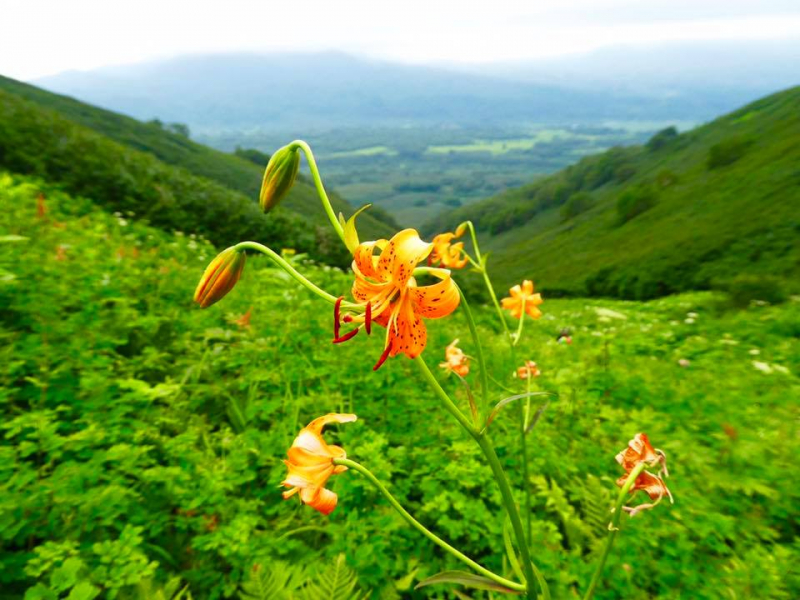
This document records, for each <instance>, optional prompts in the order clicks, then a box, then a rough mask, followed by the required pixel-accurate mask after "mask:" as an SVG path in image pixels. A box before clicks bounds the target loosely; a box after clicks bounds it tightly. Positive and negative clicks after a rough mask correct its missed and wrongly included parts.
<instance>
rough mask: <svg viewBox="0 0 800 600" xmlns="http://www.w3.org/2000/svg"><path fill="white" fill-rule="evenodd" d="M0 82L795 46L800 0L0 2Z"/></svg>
mask: <svg viewBox="0 0 800 600" xmlns="http://www.w3.org/2000/svg"><path fill="white" fill-rule="evenodd" d="M0 15H1V16H2V25H1V27H2V29H1V30H0V74H3V75H8V76H11V77H16V78H20V79H32V78H35V77H39V76H43V75H49V74H53V73H57V72H60V71H64V70H67V69H92V68H96V67H100V66H104V65H111V64H120V63H131V62H138V61H141V60H146V59H151V58H159V57H170V56H175V55H180V54H189V53H202V52H229V51H237V50H248V51H285V50H304V51H311V50H327V49H337V50H343V51H347V52H352V53H355V54H359V55H368V56H373V57H379V58H389V59H394V60H399V61H403V62H464V63H487V62H494V61H508V60H525V59H534V58H542V57H548V56H557V55H562V54H570V53H580V52H587V51H591V50H595V49H598V48H602V47H605V46H609V45H615V44H628V43H654V42H655V43H657V42H671V41H683V40H687V41H698V40H699V41H711V40H781V39H788V38H794V39H798V38H800V0H460V1H458V2H450V1H447V0H392V1H388V0H318V1H317V0H314V1H312V0H288V1H287V0H280V1H273V0H258V1H255V0H217V1H210V2H209V1H204V0H132V1H124V0H0Z"/></svg>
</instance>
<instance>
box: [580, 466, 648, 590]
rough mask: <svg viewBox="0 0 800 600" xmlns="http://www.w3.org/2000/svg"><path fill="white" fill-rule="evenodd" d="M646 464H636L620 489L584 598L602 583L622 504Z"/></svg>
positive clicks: (617, 528) (617, 527) (617, 529)
mask: <svg viewBox="0 0 800 600" xmlns="http://www.w3.org/2000/svg"><path fill="white" fill-rule="evenodd" d="M644 468H645V464H644V463H643V462H641V463H639V464H638V465H636V466H635V467H634V469H633V471H631V473H630V475H628V478H627V479H626V480H625V485H623V486H622V489H621V490H620V491H619V496H618V497H617V503H616V505H615V506H614V515H613V516H612V517H611V523H610V524H609V526H608V539H607V540H606V546H605V548H603V554H602V555H601V556H600V562H598V563H597V568H596V569H595V572H594V575H593V576H592V581H591V583H589V588H588V589H587V590H586V595H585V596H584V597H583V600H591V598H592V597H593V596H594V591H595V589H596V588H597V585H598V584H599V583H600V579H602V576H603V567H605V565H606V559H607V558H608V555H609V553H610V552H611V546H613V545H614V539H615V538H616V537H617V531H619V519H620V517H621V515H622V505H623V504H625V497H626V496H627V495H628V492H630V489H631V487H633V483H634V482H635V481H636V478H637V477H639V475H641V473H642V471H644Z"/></svg>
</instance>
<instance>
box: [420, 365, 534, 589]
mask: <svg viewBox="0 0 800 600" xmlns="http://www.w3.org/2000/svg"><path fill="white" fill-rule="evenodd" d="M414 362H415V363H417V365H418V366H419V369H420V371H421V372H422V374H423V376H424V377H425V379H426V380H427V382H428V383H429V384H430V386H431V388H433V391H434V392H435V393H436V395H437V396H438V397H439V399H440V400H441V401H442V403H443V404H444V407H445V409H447V411H448V412H450V413H451V414H452V415H453V416H455V418H456V419H457V420H458V422H459V423H460V424H461V426H462V427H463V428H464V429H465V430H466V431H467V433H469V434H470V435H471V436H472V438H473V439H474V440H475V441H476V442H477V443H478V446H480V448H481V450H482V451H483V454H484V456H485V457H486V460H487V461H488V462H489V467H490V468H491V469H492V474H493V475H494V478H495V481H496V482H497V486H498V487H499V488H500V496H501V497H502V499H503V507H504V508H505V511H506V513H507V514H508V517H509V519H510V520H511V527H512V528H513V530H514V537H515V538H516V539H517V545H518V546H519V550H520V555H521V556H522V566H523V570H524V572H525V579H526V580H527V581H528V582H532V581H534V579H536V574H535V572H534V567H533V562H532V561H531V554H530V550H529V549H528V543H527V541H526V539H525V532H524V531H523V528H522V520H521V519H520V516H519V511H518V510H517V505H516V503H515V502H514V494H513V492H512V491H511V486H510V485H509V483H508V478H507V477H506V474H505V472H504V471H503V466H502V465H501V464H500V459H499V458H498V457H497V453H496V452H495V450H494V446H493V445H492V442H491V440H490V439H489V435H488V433H486V430H485V429H484V430H483V431H477V430H476V429H475V428H474V427H473V426H472V425H471V424H470V422H469V421H468V420H467V418H466V417H465V416H464V415H463V413H462V412H461V411H460V410H459V409H458V407H457V406H456V405H455V404H453V401H452V400H450V397H449V396H448V395H447V392H445V391H444V389H442V386H441V385H439V382H438V381H437V380H436V377H434V376H433V373H431V370H430V369H429V368H428V365H427V364H425V361H424V360H423V359H422V357H419V356H418V357H417V358H415V359H414ZM539 584H540V586H541V587H542V592H543V593H547V594H549V592H545V589H546V588H547V583H546V582H545V581H544V580H543V579H539Z"/></svg>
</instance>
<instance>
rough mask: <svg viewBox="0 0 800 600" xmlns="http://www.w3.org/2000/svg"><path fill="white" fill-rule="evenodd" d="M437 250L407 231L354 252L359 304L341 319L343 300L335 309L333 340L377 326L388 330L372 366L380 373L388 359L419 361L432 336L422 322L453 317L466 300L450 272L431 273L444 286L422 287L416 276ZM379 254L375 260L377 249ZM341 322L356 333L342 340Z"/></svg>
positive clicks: (355, 290)
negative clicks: (420, 264) (402, 356)
mask: <svg viewBox="0 0 800 600" xmlns="http://www.w3.org/2000/svg"><path fill="white" fill-rule="evenodd" d="M432 247H433V245H432V244H430V243H428V242H423V241H422V240H421V239H420V237H419V234H418V233H417V232H416V231H415V230H414V229H404V230H403V231H400V232H399V233H397V234H395V236H394V237H393V238H392V239H391V240H388V241H387V240H378V241H374V242H364V243H362V244H359V245H358V247H356V249H355V251H354V252H353V265H352V266H353V273H354V275H355V281H354V283H353V287H352V290H351V291H352V294H353V298H354V299H355V301H356V304H355V305H353V306H350V307H348V308H347V310H348V311H350V312H348V314H346V315H344V316H342V315H341V309H342V300H343V298H340V299H339V300H338V301H337V302H336V304H335V305H334V340H333V342H334V343H335V344H336V343H341V342H345V341H347V340H349V339H351V338H352V337H353V336H355V335H356V334H357V333H358V332H359V331H360V330H361V328H362V326H363V328H364V329H365V330H366V332H367V333H370V332H371V327H372V323H373V322H374V323H377V324H378V325H380V326H382V327H385V328H386V343H385V345H384V350H383V354H382V355H381V357H380V359H379V360H378V362H377V363H376V365H375V366H374V367H373V369H375V370H377V369H378V368H379V367H380V366H381V365H382V364H383V363H384V362H385V361H386V359H387V358H389V357H394V356H397V355H398V354H405V355H406V356H408V357H409V358H416V357H417V356H419V355H420V354H421V353H422V351H423V350H424V349H425V344H426V343H427V339H428V334H427V329H426V327H425V323H424V321H423V319H438V318H441V317H446V316H447V315H449V314H450V313H452V312H453V311H454V310H455V309H456V308H457V307H458V304H459V302H460V300H461V297H460V295H459V292H458V287H456V284H455V283H454V282H453V280H452V279H451V277H450V271H449V270H447V269H439V268H426V269H425V272H426V273H427V274H429V275H431V276H433V277H435V278H436V279H438V280H439V281H438V282H436V283H433V284H431V285H426V286H419V285H417V280H416V278H415V277H414V271H415V269H417V266H418V265H419V263H420V262H422V261H424V260H425V259H426V258H427V257H428V255H429V254H430V252H431V250H432ZM376 248H377V249H378V250H380V254H379V255H375V254H374V251H375V249H376ZM341 322H344V323H353V324H355V325H356V328H355V329H352V330H351V331H349V332H347V333H345V334H343V335H340V333H339V328H340V325H341Z"/></svg>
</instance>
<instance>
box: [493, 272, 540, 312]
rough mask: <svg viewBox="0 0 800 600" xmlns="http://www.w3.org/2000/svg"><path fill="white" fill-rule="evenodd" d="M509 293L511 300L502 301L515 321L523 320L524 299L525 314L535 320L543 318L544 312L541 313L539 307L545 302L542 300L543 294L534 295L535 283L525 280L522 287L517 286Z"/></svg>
mask: <svg viewBox="0 0 800 600" xmlns="http://www.w3.org/2000/svg"><path fill="white" fill-rule="evenodd" d="M508 293H509V294H510V295H511V296H510V297H509V298H503V300H502V301H501V302H502V304H503V308H505V309H506V310H508V311H510V312H511V316H512V317H514V318H515V319H521V318H522V304H523V299H524V301H525V312H526V313H528V315H529V316H530V317H531V318H533V319H538V318H539V317H541V316H542V311H540V310H539V309H538V308H536V307H537V306H539V305H540V304H541V303H542V302H544V300H542V295H541V294H534V293H533V282H532V281H529V280H527V279H526V280H525V281H523V282H522V286H520V285H515V286H514V287H512V288H511V289H510V290H508Z"/></svg>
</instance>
